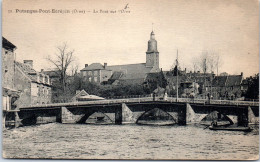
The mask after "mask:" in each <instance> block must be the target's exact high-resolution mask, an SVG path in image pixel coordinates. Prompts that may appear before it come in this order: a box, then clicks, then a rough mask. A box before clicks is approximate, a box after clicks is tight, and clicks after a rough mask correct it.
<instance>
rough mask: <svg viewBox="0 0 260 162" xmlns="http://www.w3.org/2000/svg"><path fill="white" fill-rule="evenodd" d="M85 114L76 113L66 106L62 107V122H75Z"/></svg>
mask: <svg viewBox="0 0 260 162" xmlns="http://www.w3.org/2000/svg"><path fill="white" fill-rule="evenodd" d="M83 116H84V114H81V115H74V114H73V113H72V112H70V111H69V110H68V109H67V108H66V107H61V123H64V124H74V123H77V121H79V120H80V118H82V117H83Z"/></svg>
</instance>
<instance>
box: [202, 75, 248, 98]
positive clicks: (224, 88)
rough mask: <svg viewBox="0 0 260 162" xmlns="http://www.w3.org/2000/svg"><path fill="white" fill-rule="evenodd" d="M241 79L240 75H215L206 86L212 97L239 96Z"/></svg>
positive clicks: (241, 88)
mask: <svg viewBox="0 0 260 162" xmlns="http://www.w3.org/2000/svg"><path fill="white" fill-rule="evenodd" d="M242 80H243V73H241V75H227V76H216V77H214V79H213V80H212V84H208V85H207V88H208V90H209V91H210V89H211V95H212V97H213V98H214V99H230V100H234V99H237V98H240V97H241V95H242V90H243V87H242Z"/></svg>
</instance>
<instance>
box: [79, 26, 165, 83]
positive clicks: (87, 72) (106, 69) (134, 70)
mask: <svg viewBox="0 0 260 162" xmlns="http://www.w3.org/2000/svg"><path fill="white" fill-rule="evenodd" d="M80 72H81V75H82V77H83V78H84V80H85V81H89V82H95V83H110V84H115V83H119V82H120V83H124V84H132V83H140V84H142V83H143V82H144V81H145V78H146V76H147V74H148V73H157V72H160V68H159V52H158V50H157V41H156V40H155V34H154V32H153V31H152V32H151V34H150V40H149V41H148V49H147V52H146V63H139V64H127V65H111V66H108V64H107V63H104V64H103V65H102V64H100V63H93V64H91V65H88V64H85V68H83V69H82V70H81V71H80Z"/></svg>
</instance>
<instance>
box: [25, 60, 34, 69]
mask: <svg viewBox="0 0 260 162" xmlns="http://www.w3.org/2000/svg"><path fill="white" fill-rule="evenodd" d="M23 63H24V64H26V65H29V66H30V67H31V68H33V60H23Z"/></svg>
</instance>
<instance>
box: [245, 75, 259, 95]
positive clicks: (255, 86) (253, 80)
mask: <svg viewBox="0 0 260 162" xmlns="http://www.w3.org/2000/svg"><path fill="white" fill-rule="evenodd" d="M246 80H247V83H248V89H247V92H246V94H245V97H246V98H250V99H259V73H258V74H255V76H254V77H252V76H251V77H249V78H247V79H246Z"/></svg>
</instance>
